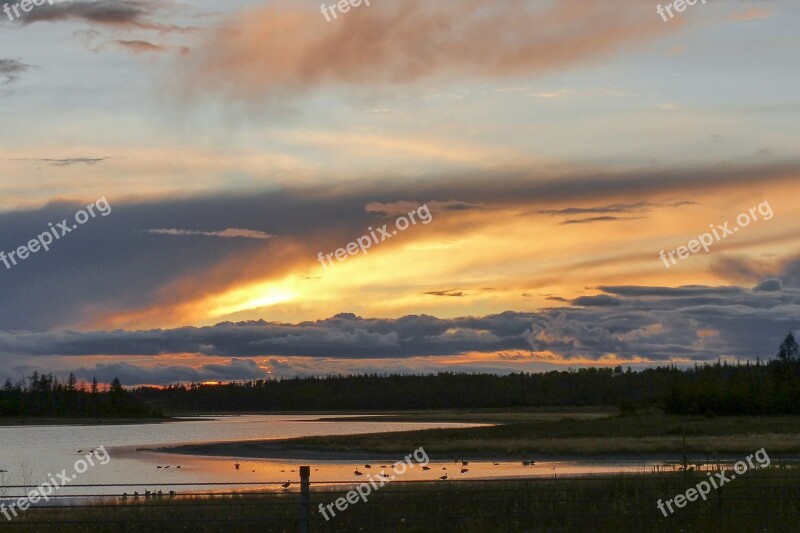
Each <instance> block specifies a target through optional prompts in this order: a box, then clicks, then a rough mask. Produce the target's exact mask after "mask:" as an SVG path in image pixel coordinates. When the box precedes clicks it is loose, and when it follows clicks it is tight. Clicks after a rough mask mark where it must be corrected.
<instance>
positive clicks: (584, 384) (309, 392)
mask: <svg viewBox="0 0 800 533" xmlns="http://www.w3.org/2000/svg"><path fill="white" fill-rule="evenodd" d="M798 352H800V350H798V345H797V342H796V341H795V339H794V337H793V336H792V335H791V333H790V334H789V335H787V337H786V339H785V340H784V342H783V344H782V345H781V347H780V351H779V352H778V354H777V358H776V359H774V360H771V361H768V362H762V361H761V360H760V359H758V358H757V359H756V361H755V362H752V363H751V362H749V361H748V362H746V363H737V364H728V363H727V362H726V361H717V362H715V363H713V364H703V365H695V366H694V367H692V368H688V369H679V368H678V367H676V366H675V365H669V366H662V367H658V368H649V369H644V370H641V371H637V372H632V371H631V369H630V367H629V368H628V369H627V370H625V371H623V369H622V367H621V366H617V367H616V368H581V369H578V370H563V371H551V372H545V373H536V374H531V373H514V374H508V375H495V374H463V373H453V372H440V373H438V374H429V375H376V374H369V375H356V376H329V377H309V378H292V379H280V380H257V381H245V382H235V383H227V384H220V385H209V384H196V383H194V384H190V385H172V386H169V387H164V388H155V387H141V388H138V389H136V390H135V391H134V392H133V394H134V396H135V397H136V398H138V399H140V400H141V401H143V402H147V403H149V404H154V405H160V406H163V407H164V408H165V409H166V408H167V407H169V409H172V410H176V411H184V412H185V411H195V412H200V411H206V412H209V411H215V410H219V411H238V412H248V411H250V412H254V411H323V410H358V411H371V410H401V409H468V408H519V407H566V406H593V405H616V406H618V407H619V408H620V410H621V411H622V413H623V414H625V413H629V412H632V411H634V410H636V409H637V408H644V407H659V408H662V409H664V410H665V411H666V412H668V413H675V414H698V415H709V414H716V415H733V414H800V355H799V354H798Z"/></svg>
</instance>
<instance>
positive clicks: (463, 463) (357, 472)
mask: <svg viewBox="0 0 800 533" xmlns="http://www.w3.org/2000/svg"><path fill="white" fill-rule="evenodd" d="M455 462H456V463H459V462H460V463H461V472H460V473H461V474H466V473H468V472H469V468H467V466H468V465H469V461H462V460H461V459H456V460H455ZM492 464H493V465H494V466H500V463H494V462H493V463H492ZM535 464H536V461H522V466H533V465H535ZM369 468H372V465H364V469H369ZM381 468H388V467H387V465H381ZM422 469H423V470H430V469H431V467H430V466H423V467H422ZM442 470H447V467H446V466H443V467H442ZM353 473H354V474H355V475H356V476H363V475H364V472H361V471H360V470H359V469H358V468H356V469H355V472H353ZM448 475H449V472H447V473H445V475H443V476H439V479H441V480H442V481H447V479H448ZM378 476H379V477H383V478H385V479H394V477H393V476H391V477H390V476H388V475H386V474H384V473H383V472H381V473H380V474H378Z"/></svg>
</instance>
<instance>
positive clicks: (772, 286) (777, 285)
mask: <svg viewBox="0 0 800 533" xmlns="http://www.w3.org/2000/svg"><path fill="white" fill-rule="evenodd" d="M782 288H783V280H781V279H780V278H771V279H765V280H764V281H762V282H761V283H759V284H758V285H756V286H755V288H754V289H753V290H754V291H779V290H781V289H782Z"/></svg>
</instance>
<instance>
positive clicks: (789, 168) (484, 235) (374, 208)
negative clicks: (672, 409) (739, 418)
mask: <svg viewBox="0 0 800 533" xmlns="http://www.w3.org/2000/svg"><path fill="white" fill-rule="evenodd" d="M3 4H5V3H0V9H2V5H3ZM330 5H332V2H330V3H329V2H325V1H323V2H322V6H325V8H327V7H328V6H330ZM663 5H671V4H666V2H662V3H661V4H659V3H658V2H655V1H650V0H635V1H631V0H457V1H453V2H431V1H421V0H371V2H370V3H369V4H366V3H361V4H360V5H358V6H352V7H349V9H348V10H347V12H343V11H337V13H336V18H332V17H331V16H330V15H331V13H330V11H328V10H327V9H326V13H328V15H327V17H326V15H325V14H323V13H322V10H323V8H322V6H320V1H310V0H294V1H269V0H262V1H249V0H228V1H226V2H212V1H210V0H186V1H181V2H177V1H171V0H155V1H148V0H65V1H59V0H54V2H53V4H52V5H50V4H49V2H48V1H47V0H45V1H43V2H42V5H41V6H36V5H33V6H32V7H30V9H29V12H24V11H23V10H22V9H21V8H18V9H17V11H18V12H19V15H20V16H19V17H17V16H16V15H15V13H14V9H13V8H14V2H11V3H9V11H8V12H2V11H0V250H1V251H3V254H5V255H0V259H2V257H5V258H6V261H7V264H5V263H3V262H0V303H1V305H0V379H5V378H10V379H12V380H19V379H21V378H22V376H24V375H29V374H30V373H31V372H33V371H39V372H52V373H55V374H56V375H58V376H64V375H66V374H68V373H69V372H74V373H75V374H76V375H77V376H78V377H79V378H80V379H83V380H91V379H92V377H94V376H96V377H97V379H98V380H100V381H106V382H108V381H110V380H111V379H113V378H114V377H119V378H120V379H121V380H122V382H123V384H124V385H127V386H134V385H141V384H156V385H159V384H168V383H175V382H188V381H193V382H200V381H229V380H252V379H269V378H277V377H289V376H307V375H330V374H339V373H362V372H370V373H395V372H402V373H428V372H440V371H458V372H496V373H507V372H520V371H525V372H539V371H548V370H553V369H568V368H572V369H576V368H581V367H586V366H617V365H622V366H623V367H627V366H631V367H632V368H634V369H638V368H645V367H650V366H656V365H664V364H671V363H672V364H677V365H692V364H694V363H701V364H702V363H704V362H716V361H718V360H720V359H724V360H726V361H731V362H735V361H737V360H746V359H749V360H754V359H755V358H756V357H760V358H762V359H766V358H771V357H773V356H774V354H775V353H776V352H777V347H778V345H779V344H780V342H781V340H782V338H783V336H784V335H785V334H786V333H787V332H788V331H795V332H796V331H798V329H800V324H799V323H798V316H800V315H799V314H798V311H800V248H799V247H798V244H800V232H799V231H798V230H800V203H798V201H797V198H798V193H800V181H799V180H798V178H799V177H800V158H798V153H800V150H798V148H800V135H799V134H800V131H799V129H800V126H798V124H800V120H799V119H800V93H798V91H797V87H798V83H799V82H800V69H798V68H797V67H798V63H799V62H800V60H799V59H798V58H799V57H800V54H798V51H800V35H798V34H797V31H796V28H797V26H798V22H800V4H798V3H797V2H796V1H794V0H758V1H755V0H754V1H745V0H741V1H738V0H730V1H724V0H716V1H711V0H709V1H708V2H707V3H705V4H703V3H700V2H698V3H697V4H696V5H694V6H687V7H686V9H685V10H684V11H683V12H680V13H678V12H676V11H674V9H673V10H672V11H673V14H674V15H675V16H674V17H673V18H669V17H667V16H664V17H662V16H661V15H659V12H658V7H659V6H662V7H663ZM665 18H666V19H667V20H664V19H665ZM12 19H13V20H12ZM328 19H330V20H328ZM87 206H91V209H90V208H89V207H87ZM410 213H413V217H414V219H413V220H411V217H412V215H410ZM76 217H77V218H76ZM400 217H403V218H402V219H401V218H400ZM379 229H383V231H379ZM50 235H52V237H50ZM373 235H374V236H373ZM703 235H705V236H703ZM701 236H703V237H701ZM359 239H361V242H362V243H363V249H362V248H359V247H358V245H357V244H353V245H351V246H350V251H348V250H347V247H348V244H349V243H357V242H358V240H359ZM700 239H704V240H705V244H703V243H700ZM32 240H33V241H32ZM48 240H49V241H52V242H47V241H48ZM695 240H697V242H696V243H694V244H692V241H695ZM31 242H32V243H33V244H31ZM45 244H46V245H47V246H46V248H47V249H45ZM367 245H368V248H367ZM681 247H685V248H681ZM20 248H21V249H22V250H21V251H20ZM34 248H35V249H36V250H34ZM690 248H691V249H690ZM706 249H707V250H706ZM337 250H340V251H339V253H338V255H337ZM11 254H16V255H11ZM9 256H10V257H9Z"/></svg>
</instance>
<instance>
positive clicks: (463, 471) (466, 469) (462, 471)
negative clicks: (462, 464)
mask: <svg viewBox="0 0 800 533" xmlns="http://www.w3.org/2000/svg"><path fill="white" fill-rule="evenodd" d="M467 472H469V469H468V468H462V469H461V473H462V474H466V473H467Z"/></svg>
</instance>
